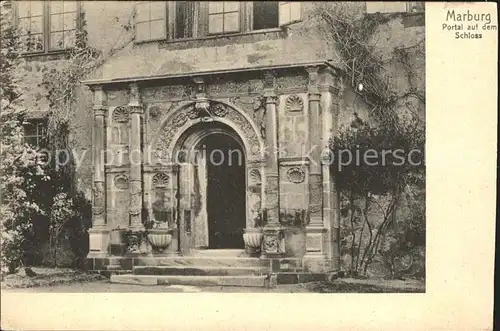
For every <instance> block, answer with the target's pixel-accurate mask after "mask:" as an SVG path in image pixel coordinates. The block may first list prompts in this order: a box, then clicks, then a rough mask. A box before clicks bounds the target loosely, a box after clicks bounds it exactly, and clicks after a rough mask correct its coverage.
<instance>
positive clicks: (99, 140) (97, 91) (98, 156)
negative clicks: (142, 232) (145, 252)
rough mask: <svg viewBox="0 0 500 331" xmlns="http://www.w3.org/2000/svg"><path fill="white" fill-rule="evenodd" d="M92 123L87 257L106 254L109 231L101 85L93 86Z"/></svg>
mask: <svg viewBox="0 0 500 331" xmlns="http://www.w3.org/2000/svg"><path fill="white" fill-rule="evenodd" d="M93 111H94V123H93V125H92V164H93V165H94V168H93V173H92V175H93V185H92V228H91V229H90V230H89V250H90V252H89V257H95V256H102V255H107V251H108V243H109V231H108V229H107V228H106V185H105V178H106V176H105V173H104V164H105V160H104V156H105V154H106V153H104V151H105V148H106V145H105V144H106V142H105V141H106V134H105V119H104V118H105V115H106V112H107V100H106V93H105V92H104V90H103V89H102V86H97V87H95V88H94V106H93Z"/></svg>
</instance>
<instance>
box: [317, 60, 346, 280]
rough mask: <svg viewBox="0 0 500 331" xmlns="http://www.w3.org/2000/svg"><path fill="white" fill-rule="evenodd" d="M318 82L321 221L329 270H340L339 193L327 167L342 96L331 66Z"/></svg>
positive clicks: (334, 179) (329, 162) (330, 159)
mask: <svg viewBox="0 0 500 331" xmlns="http://www.w3.org/2000/svg"><path fill="white" fill-rule="evenodd" d="M323 76H324V77H323V82H322V84H321V86H320V92H321V109H322V110H323V116H322V122H323V127H322V136H321V141H322V146H323V149H324V153H323V164H322V168H323V223H324V225H325V227H326V228H327V232H328V235H327V238H326V247H327V251H326V254H327V256H328V259H329V260H330V261H331V270H334V271H338V270H340V239H341V238H340V212H339V208H340V195H339V192H338V190H337V187H336V178H335V176H334V174H332V173H331V171H330V168H331V167H330V165H331V163H332V161H333V160H332V158H333V157H334V155H331V153H330V152H329V141H330V139H331V138H332V137H334V135H335V134H336V133H337V129H338V117H339V104H340V98H341V97H342V88H341V80H340V78H339V76H338V75H337V74H336V73H335V72H334V71H332V70H325V73H324V75H323Z"/></svg>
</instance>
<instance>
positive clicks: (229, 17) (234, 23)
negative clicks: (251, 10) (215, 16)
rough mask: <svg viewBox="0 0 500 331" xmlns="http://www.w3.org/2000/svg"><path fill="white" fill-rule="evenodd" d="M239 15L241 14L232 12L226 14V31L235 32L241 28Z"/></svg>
mask: <svg viewBox="0 0 500 331" xmlns="http://www.w3.org/2000/svg"><path fill="white" fill-rule="evenodd" d="M239 17H240V14H239V13H238V12H236V13H230V14H224V32H234V31H238V30H239Z"/></svg>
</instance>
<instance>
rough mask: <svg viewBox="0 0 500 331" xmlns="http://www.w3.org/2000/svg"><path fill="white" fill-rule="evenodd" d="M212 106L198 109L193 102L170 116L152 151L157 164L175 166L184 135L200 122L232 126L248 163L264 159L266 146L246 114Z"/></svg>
mask: <svg viewBox="0 0 500 331" xmlns="http://www.w3.org/2000/svg"><path fill="white" fill-rule="evenodd" d="M208 102H209V106H208V107H206V108H203V109H200V108H197V107H196V103H195V102H192V103H189V104H187V105H183V106H181V107H179V108H178V109H176V110H174V111H173V112H171V113H170V114H167V116H166V117H165V119H164V120H163V121H162V123H161V125H160V129H159V131H158V132H157V133H156V134H155V137H154V139H153V141H152V144H151V147H152V149H153V151H154V155H153V160H152V161H153V162H152V163H153V164H154V163H173V162H174V161H175V160H174V149H175V146H176V143H177V141H178V140H179V138H180V137H181V135H182V134H183V133H184V132H185V131H186V130H188V129H189V128H190V127H191V126H193V125H195V124H197V123H200V122H202V123H203V122H220V123H223V124H226V125H228V126H229V127H230V128H231V129H233V130H234V131H235V132H236V133H237V134H238V136H240V137H241V141H242V143H243V147H244V149H245V152H246V153H247V156H248V160H253V161H258V160H262V159H263V157H264V151H265V144H264V139H263V137H262V136H261V133H260V130H259V129H258V127H257V126H256V125H255V123H253V121H252V120H251V119H250V118H249V117H248V115H247V114H245V112H243V111H241V110H239V109H236V108H235V107H234V106H229V105H227V104H225V103H222V102H220V101H208Z"/></svg>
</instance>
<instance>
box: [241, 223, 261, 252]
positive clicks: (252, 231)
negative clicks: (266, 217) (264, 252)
mask: <svg viewBox="0 0 500 331" xmlns="http://www.w3.org/2000/svg"><path fill="white" fill-rule="evenodd" d="M262 238H263V234H262V230H261V229H259V228H248V229H245V233H243V241H244V242H245V250H246V252H247V253H248V254H250V255H254V254H257V253H259V252H260V248H261V244H262Z"/></svg>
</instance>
